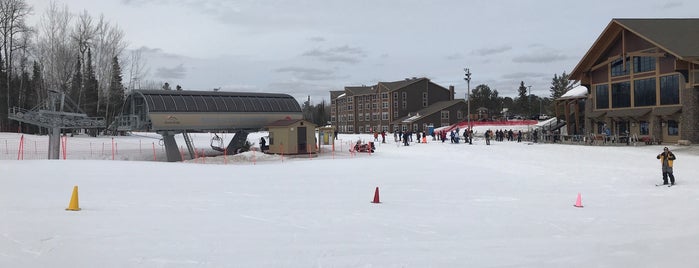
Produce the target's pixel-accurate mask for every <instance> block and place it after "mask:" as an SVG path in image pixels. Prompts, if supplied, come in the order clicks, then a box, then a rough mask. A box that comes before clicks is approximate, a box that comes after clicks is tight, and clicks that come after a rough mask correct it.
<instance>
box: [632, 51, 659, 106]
mask: <svg viewBox="0 0 699 268" xmlns="http://www.w3.org/2000/svg"><path fill="white" fill-rule="evenodd" d="M634 59H635V58H634ZM633 94H634V97H633V100H634V106H637V107H638V106H655V78H648V79H640V80H635V81H633Z"/></svg>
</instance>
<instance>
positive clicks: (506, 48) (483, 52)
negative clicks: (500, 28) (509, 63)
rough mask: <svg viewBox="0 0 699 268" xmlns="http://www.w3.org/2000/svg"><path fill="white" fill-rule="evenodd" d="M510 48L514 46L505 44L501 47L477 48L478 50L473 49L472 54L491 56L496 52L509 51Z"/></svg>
mask: <svg viewBox="0 0 699 268" xmlns="http://www.w3.org/2000/svg"><path fill="white" fill-rule="evenodd" d="M510 50H512V46H508V45H504V46H500V47H492V48H481V49H477V50H474V51H471V54H472V55H478V56H490V55H494V54H500V53H504V52H507V51H510Z"/></svg>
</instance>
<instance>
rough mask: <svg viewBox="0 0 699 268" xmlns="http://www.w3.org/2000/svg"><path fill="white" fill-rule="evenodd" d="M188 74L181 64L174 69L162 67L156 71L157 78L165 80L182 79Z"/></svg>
mask: <svg viewBox="0 0 699 268" xmlns="http://www.w3.org/2000/svg"><path fill="white" fill-rule="evenodd" d="M186 72H187V69H186V68H184V66H183V64H180V65H177V66H175V67H173V68H167V67H160V68H158V69H156V70H155V76H156V77H160V78H164V79H182V78H184V77H185V76H186Z"/></svg>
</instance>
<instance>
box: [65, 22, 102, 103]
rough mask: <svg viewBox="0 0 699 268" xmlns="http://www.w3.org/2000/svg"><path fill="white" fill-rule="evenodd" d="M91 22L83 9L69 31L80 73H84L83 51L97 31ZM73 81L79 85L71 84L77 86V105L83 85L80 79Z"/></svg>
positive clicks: (80, 100)
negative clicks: (76, 47) (70, 31)
mask: <svg viewBox="0 0 699 268" xmlns="http://www.w3.org/2000/svg"><path fill="white" fill-rule="evenodd" d="M93 24H94V23H93V22H92V17H91V16H90V15H89V14H88V13H87V11H86V10H85V11H83V13H80V15H78V21H77V25H75V28H74V30H73V32H72V33H71V39H72V40H73V42H75V43H76V44H77V46H78V52H79V53H80V57H79V59H80V66H81V67H82V68H81V70H77V71H79V72H81V73H84V68H85V53H86V52H87V50H88V48H90V46H91V45H92V41H93V39H94V38H95V34H96V31H97V30H96V29H95V26H94V25H93ZM74 82H75V83H80V84H79V85H72V87H73V88H78V92H77V94H76V95H77V96H78V98H77V99H76V100H75V101H76V102H77V104H78V105H81V102H82V96H83V90H84V86H83V85H82V83H81V81H74Z"/></svg>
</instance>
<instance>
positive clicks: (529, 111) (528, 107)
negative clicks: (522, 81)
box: [527, 86, 532, 120]
mask: <svg viewBox="0 0 699 268" xmlns="http://www.w3.org/2000/svg"><path fill="white" fill-rule="evenodd" d="M528 87H529V96H527V99H529V104H528V105H527V116H529V118H528V119H527V120H531V119H532V86H528Z"/></svg>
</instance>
